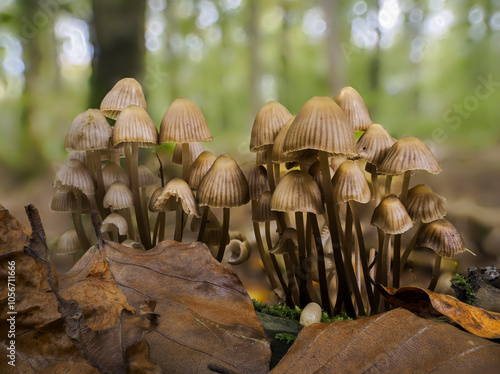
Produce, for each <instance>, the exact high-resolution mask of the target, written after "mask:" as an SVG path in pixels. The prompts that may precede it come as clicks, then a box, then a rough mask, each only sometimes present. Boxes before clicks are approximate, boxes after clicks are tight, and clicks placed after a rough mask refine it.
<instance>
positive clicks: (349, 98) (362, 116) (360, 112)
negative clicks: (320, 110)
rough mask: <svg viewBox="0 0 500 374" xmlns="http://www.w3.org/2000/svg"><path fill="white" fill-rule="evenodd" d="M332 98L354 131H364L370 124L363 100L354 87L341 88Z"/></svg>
mask: <svg viewBox="0 0 500 374" xmlns="http://www.w3.org/2000/svg"><path fill="white" fill-rule="evenodd" d="M333 100H334V101H335V102H336V103H337V105H338V106H339V107H340V109H342V110H343V111H344V113H345V115H346V117H347V119H348V120H349V122H350V124H351V126H352V128H353V130H354V131H365V130H366V129H367V128H368V127H369V126H370V125H371V124H372V120H371V118H370V114H369V113H368V109H367V108H366V105H365V102H364V101H363V98H362V97H361V95H360V94H359V92H358V91H356V90H355V89H354V88H352V87H344V88H342V89H341V90H340V91H339V92H338V93H337V94H336V95H335V96H334V97H333Z"/></svg>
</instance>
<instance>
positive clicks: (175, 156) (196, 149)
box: [172, 142, 205, 165]
mask: <svg viewBox="0 0 500 374" xmlns="http://www.w3.org/2000/svg"><path fill="white" fill-rule="evenodd" d="M204 150H205V148H203V145H202V144H201V143H200V142H194V143H190V144H189V165H191V164H192V163H193V162H194V160H196V158H197V157H198V156H199V155H200V154H201V153H202V152H203V151H204ZM172 163H173V164H176V165H182V143H175V147H174V152H173V153H172Z"/></svg>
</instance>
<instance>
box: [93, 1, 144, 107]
mask: <svg viewBox="0 0 500 374" xmlns="http://www.w3.org/2000/svg"><path fill="white" fill-rule="evenodd" d="M92 6H93V12H94V19H93V23H92V25H91V27H92V32H93V38H94V40H93V44H94V58H93V60H92V78H91V84H92V86H91V90H90V98H89V104H90V107H91V108H99V106H100V103H101V101H102V99H103V98H104V96H105V95H106V93H107V92H108V91H109V90H110V89H111V88H112V87H113V86H114V85H115V83H116V82H117V81H118V80H120V79H122V78H126V77H130V78H135V79H137V80H138V81H139V82H141V81H142V75H143V71H144V54H145V50H144V48H145V46H144V23H145V22H144V21H145V11H146V0H121V1H119V0H94V1H93V3H92Z"/></svg>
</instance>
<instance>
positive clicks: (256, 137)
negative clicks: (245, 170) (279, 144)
mask: <svg viewBox="0 0 500 374" xmlns="http://www.w3.org/2000/svg"><path fill="white" fill-rule="evenodd" d="M290 117H292V115H291V114H290V112H289V111H288V109H286V108H285V107H284V106H283V105H281V104H280V103H278V102H277V101H270V102H268V103H267V104H265V105H264V106H263V107H262V108H260V110H259V111H258V112H257V115H256V116H255V121H254V123H253V126H252V135H251V137H250V150H251V151H252V152H256V151H258V150H260V149H261V148H263V147H265V146H266V145H270V144H274V141H275V138H276V135H277V134H278V132H279V131H280V129H281V128H282V127H283V125H284V124H285V123H286V122H287V121H288V120H289V119H290Z"/></svg>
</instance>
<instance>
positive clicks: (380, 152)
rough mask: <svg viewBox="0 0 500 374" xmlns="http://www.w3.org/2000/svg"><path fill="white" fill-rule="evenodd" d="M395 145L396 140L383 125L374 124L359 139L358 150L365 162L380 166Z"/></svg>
mask: <svg viewBox="0 0 500 374" xmlns="http://www.w3.org/2000/svg"><path fill="white" fill-rule="evenodd" d="M394 143H396V139H394V138H393V137H392V136H391V135H390V134H389V133H388V132H387V130H386V129H385V128H384V127H383V126H382V125H379V124H377V123H374V124H373V125H371V126H370V127H368V129H366V131H365V132H364V133H363V135H361V137H360V138H359V139H358V142H357V143H356V150H357V152H358V153H359V156H360V157H361V158H362V159H363V160H366V161H368V162H369V163H370V164H373V165H380V163H381V162H382V161H383V160H384V158H385V156H386V155H387V152H388V151H389V149H390V148H391V147H392V146H393V145H394Z"/></svg>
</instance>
